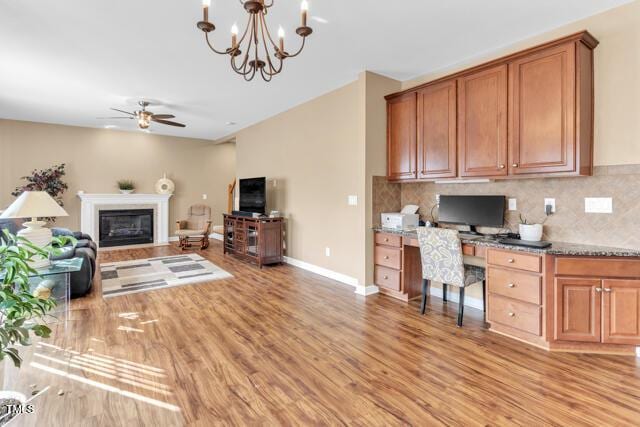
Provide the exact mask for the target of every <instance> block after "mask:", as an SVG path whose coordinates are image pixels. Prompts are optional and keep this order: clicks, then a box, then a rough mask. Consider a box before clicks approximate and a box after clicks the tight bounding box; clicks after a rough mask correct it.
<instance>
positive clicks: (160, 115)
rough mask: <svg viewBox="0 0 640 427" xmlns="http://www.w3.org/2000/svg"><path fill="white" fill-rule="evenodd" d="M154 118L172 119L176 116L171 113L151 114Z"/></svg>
mask: <svg viewBox="0 0 640 427" xmlns="http://www.w3.org/2000/svg"><path fill="white" fill-rule="evenodd" d="M152 117H153V118H154V119H161V120H164V119H174V118H175V117H176V116H174V115H173V114H154V115H153V116H152Z"/></svg>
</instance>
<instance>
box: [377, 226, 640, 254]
mask: <svg viewBox="0 0 640 427" xmlns="http://www.w3.org/2000/svg"><path fill="white" fill-rule="evenodd" d="M373 230H374V231H381V232H385V233H391V234H398V235H401V236H404V237H414V238H417V237H418V233H417V231H415V230H392V229H388V228H382V227H373ZM461 240H462V243H464V244H469V245H475V246H484V247H488V248H497V249H508V250H511V251H519V252H529V253H535V254H547V255H568V256H571V255H573V256H600V257H607V256H610V257H640V250H638V249H625V248H612V247H608V246H597V245H582V244H577V243H565V242H551V246H550V247H548V248H545V249H537V248H528V247H525V246H515V245H505V244H503V243H499V242H498V241H497V240H495V239H492V238H488V237H479V238H474V239H466V238H463V239H461Z"/></svg>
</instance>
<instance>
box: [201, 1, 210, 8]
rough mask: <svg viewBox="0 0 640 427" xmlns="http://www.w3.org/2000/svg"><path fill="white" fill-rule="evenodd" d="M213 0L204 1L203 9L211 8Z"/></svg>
mask: <svg viewBox="0 0 640 427" xmlns="http://www.w3.org/2000/svg"><path fill="white" fill-rule="evenodd" d="M210 6H211V0H202V7H210Z"/></svg>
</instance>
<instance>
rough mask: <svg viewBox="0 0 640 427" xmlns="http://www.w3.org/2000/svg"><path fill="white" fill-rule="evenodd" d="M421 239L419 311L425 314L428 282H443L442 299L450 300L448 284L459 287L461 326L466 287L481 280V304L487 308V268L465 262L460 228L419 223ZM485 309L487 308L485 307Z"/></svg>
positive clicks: (459, 322) (459, 318) (459, 319)
mask: <svg viewBox="0 0 640 427" xmlns="http://www.w3.org/2000/svg"><path fill="white" fill-rule="evenodd" d="M418 243H419V245H420V257H421V259H422V303H421V304H420V313H421V314H424V313H425V311H426V305H427V294H428V293H429V282H431V281H436V282H440V283H442V301H443V302H445V303H446V302H447V285H452V286H457V287H458V288H459V289H460V300H459V301H458V326H462V317H463V316H464V289H465V288H466V287H467V286H469V285H473V284H474V283H478V282H482V305H483V308H485V301H484V298H485V297H484V293H485V271H484V268H482V267H476V266H474V265H468V264H465V263H464V257H463V254H462V243H461V242H460V238H459V237H458V230H448V229H444V228H429V227H418ZM485 310H486V308H485Z"/></svg>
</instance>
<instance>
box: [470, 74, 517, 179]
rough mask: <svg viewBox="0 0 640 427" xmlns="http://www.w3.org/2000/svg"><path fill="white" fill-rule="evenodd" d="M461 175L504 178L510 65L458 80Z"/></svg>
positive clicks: (506, 170) (505, 170) (506, 169)
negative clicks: (508, 72)
mask: <svg viewBox="0 0 640 427" xmlns="http://www.w3.org/2000/svg"><path fill="white" fill-rule="evenodd" d="M458 82H459V84H458V108H459V110H458V141H459V142H458V144H459V145H458V146H459V163H460V176H503V175H506V174H507V172H508V168H507V161H508V159H507V86H508V84H507V66H506V65H499V66H497V67H493V68H490V69H488V70H484V71H480V72H477V73H474V74H470V75H468V76H465V77H462V78H460V79H459V80H458Z"/></svg>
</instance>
